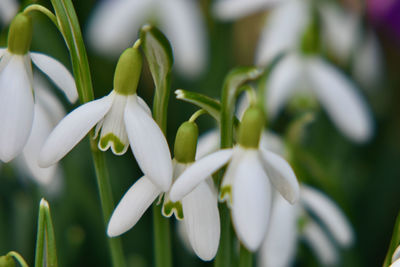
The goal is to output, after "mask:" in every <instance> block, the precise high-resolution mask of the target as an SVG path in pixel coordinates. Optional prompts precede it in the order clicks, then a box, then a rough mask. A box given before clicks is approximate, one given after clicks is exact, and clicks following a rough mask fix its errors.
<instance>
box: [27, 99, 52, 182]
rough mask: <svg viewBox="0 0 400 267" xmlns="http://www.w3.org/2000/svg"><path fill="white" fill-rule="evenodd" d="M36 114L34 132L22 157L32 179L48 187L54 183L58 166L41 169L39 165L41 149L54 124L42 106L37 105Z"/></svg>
mask: <svg viewBox="0 0 400 267" xmlns="http://www.w3.org/2000/svg"><path fill="white" fill-rule="evenodd" d="M34 112H35V113H34V114H35V115H34V118H33V125H32V131H31V134H30V136H29V138H28V142H27V143H26V145H25V147H24V150H23V151H22V155H23V159H24V161H25V164H26V167H27V168H28V170H29V172H30V174H31V175H32V177H33V178H34V179H35V180H36V181H37V182H39V183H40V184H42V185H44V186H47V185H50V184H51V183H52V181H53V179H54V178H55V176H56V170H57V165H53V166H50V167H48V168H41V167H39V164H38V158H39V152H40V149H41V148H42V145H43V144H44V142H45V141H46V138H47V137H48V136H49V134H50V132H51V130H52V129H53V127H54V124H53V123H52V121H51V118H50V116H49V114H47V113H46V110H45V109H44V108H43V107H41V106H40V104H35V111H34Z"/></svg>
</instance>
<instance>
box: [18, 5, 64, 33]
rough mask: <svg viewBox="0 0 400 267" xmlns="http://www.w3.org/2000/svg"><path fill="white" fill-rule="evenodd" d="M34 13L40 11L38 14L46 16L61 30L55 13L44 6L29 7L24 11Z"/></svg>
mask: <svg viewBox="0 0 400 267" xmlns="http://www.w3.org/2000/svg"><path fill="white" fill-rule="evenodd" d="M32 11H38V12H41V13H42V14H44V15H46V16H47V17H48V18H49V19H50V20H51V21H52V22H53V23H54V25H56V27H57V28H59V25H58V22H57V17H56V16H55V15H54V14H53V12H51V11H50V10H48V9H47V8H45V7H44V6H42V5H38V4H32V5H29V6H27V7H26V8H25V9H24V11H23V13H24V14H28V13H29V12H32Z"/></svg>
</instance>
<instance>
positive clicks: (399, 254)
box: [392, 245, 400, 262]
mask: <svg viewBox="0 0 400 267" xmlns="http://www.w3.org/2000/svg"><path fill="white" fill-rule="evenodd" d="M398 259H400V245H399V246H398V247H397V248H396V249H395V251H394V252H393V255H392V262H394V261H396V260H398Z"/></svg>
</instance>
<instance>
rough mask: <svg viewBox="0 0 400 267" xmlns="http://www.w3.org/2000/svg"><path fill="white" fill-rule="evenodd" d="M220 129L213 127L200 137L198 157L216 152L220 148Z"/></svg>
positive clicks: (197, 150)
mask: <svg viewBox="0 0 400 267" xmlns="http://www.w3.org/2000/svg"><path fill="white" fill-rule="evenodd" d="M219 140H220V136H219V130H218V129H212V130H209V131H207V132H206V133H203V134H202V135H200V137H199V141H198V143H197V149H196V159H201V158H202V157H204V156H206V155H208V154H210V153H212V152H215V151H217V150H218V148H219Z"/></svg>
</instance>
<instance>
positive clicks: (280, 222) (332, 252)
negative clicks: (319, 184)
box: [259, 185, 354, 267]
mask: <svg viewBox="0 0 400 267" xmlns="http://www.w3.org/2000/svg"><path fill="white" fill-rule="evenodd" d="M331 237H332V238H333V241H335V243H336V244H337V245H339V246H341V247H343V248H346V247H349V246H350V245H351V244H352V243H353V240H354V234H353V231H352V228H351V225H350V223H349V222H348V221H347V219H346V217H345V215H344V214H343V212H342V211H341V210H340V209H339V207H338V206H337V205H336V204H335V203H334V202H333V201H332V200H331V199H329V198H328V197H327V196H326V195H324V194H323V193H321V192H320V191H318V190H316V189H313V188H312V187H309V186H306V185H302V186H301V190H300V200H299V202H298V204H295V205H289V204H288V203H287V202H286V201H285V200H284V199H283V198H282V197H281V196H279V194H276V195H275V198H274V202H273V207H272V215H271V221H270V224H269V226H268V231H267V235H266V237H265V240H264V242H263V245H262V247H261V249H260V251H259V258H260V260H259V266H260V267H261V266H262V267H272V266H273V267H286V266H291V263H292V262H293V261H294V259H295V255H296V250H297V249H296V248H297V242H298V240H299V239H303V240H304V241H305V242H306V243H307V244H308V245H309V247H310V248H311V250H312V251H313V252H314V254H315V256H316V257H317V258H318V260H319V262H320V263H321V264H322V265H324V266H332V265H337V264H338V261H339V257H338V251H337V249H336V246H335V244H333V242H332V241H331V239H330V238H331Z"/></svg>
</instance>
